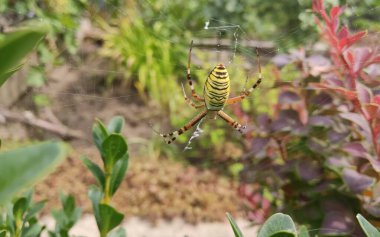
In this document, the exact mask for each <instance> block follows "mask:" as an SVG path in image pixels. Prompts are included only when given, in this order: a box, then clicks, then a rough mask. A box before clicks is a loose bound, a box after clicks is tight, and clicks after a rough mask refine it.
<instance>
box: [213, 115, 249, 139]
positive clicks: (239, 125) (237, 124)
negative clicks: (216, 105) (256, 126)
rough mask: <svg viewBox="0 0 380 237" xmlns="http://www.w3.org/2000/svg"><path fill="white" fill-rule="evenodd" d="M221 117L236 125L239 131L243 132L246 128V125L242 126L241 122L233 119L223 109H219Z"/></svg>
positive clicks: (233, 125)
mask: <svg viewBox="0 0 380 237" xmlns="http://www.w3.org/2000/svg"><path fill="white" fill-rule="evenodd" d="M218 115H219V117H221V118H222V119H223V120H224V121H226V122H227V123H228V124H229V125H231V126H232V127H234V128H235V129H236V130H237V131H239V132H240V133H241V134H243V129H245V128H246V126H242V125H241V124H240V123H238V122H236V121H235V120H233V119H232V118H231V117H230V116H229V115H228V114H226V113H224V112H223V111H222V110H219V111H218Z"/></svg>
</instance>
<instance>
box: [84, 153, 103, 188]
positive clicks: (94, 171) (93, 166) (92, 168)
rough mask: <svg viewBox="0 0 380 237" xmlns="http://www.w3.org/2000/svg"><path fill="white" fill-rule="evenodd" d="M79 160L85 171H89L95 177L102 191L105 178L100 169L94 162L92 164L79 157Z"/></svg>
mask: <svg viewBox="0 0 380 237" xmlns="http://www.w3.org/2000/svg"><path fill="white" fill-rule="evenodd" d="M81 160H82V161H83V163H84V165H85V166H86V167H87V169H89V170H90V171H91V173H92V174H93V175H94V176H95V178H96V180H97V181H98V183H99V185H100V186H101V187H102V189H104V182H105V177H104V173H103V171H102V169H101V168H100V167H99V166H98V165H97V164H95V163H94V162H92V161H91V160H89V159H87V158H86V157H84V156H82V157H81Z"/></svg>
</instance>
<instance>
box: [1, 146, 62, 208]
mask: <svg viewBox="0 0 380 237" xmlns="http://www.w3.org/2000/svg"><path fill="white" fill-rule="evenodd" d="M66 153H67V149H66V146H65V145H64V144H63V143H60V142H43V143H40V144H36V145H31V146H27V147H24V148H18V149H15V150H12V151H7V152H2V153H0V205H2V204H4V203H5V202H6V201H8V200H10V199H11V198H12V197H13V196H15V195H16V194H17V193H19V192H20V191H21V190H22V189H23V188H25V187H28V188H30V187H31V186H33V185H34V184H35V183H36V182H38V181H39V180H41V179H42V178H44V177H45V176H46V175H48V174H49V173H50V172H52V171H53V170H54V168H55V167H56V166H57V165H58V164H59V163H61V162H62V161H63V159H64V158H65V157H66Z"/></svg>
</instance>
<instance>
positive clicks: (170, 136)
mask: <svg viewBox="0 0 380 237" xmlns="http://www.w3.org/2000/svg"><path fill="white" fill-rule="evenodd" d="M206 114H207V109H206V110H204V111H202V112H201V113H199V114H198V115H197V116H195V117H194V118H193V119H192V120H190V122H188V123H187V124H186V125H185V126H183V127H182V128H180V129H178V130H177V131H174V132H171V133H168V134H162V133H160V136H161V137H163V138H164V139H165V141H166V143H167V144H170V143H172V142H173V141H174V140H175V139H177V137H178V136H179V135H181V134H182V133H184V132H186V131H187V130H189V129H190V128H192V127H193V126H194V125H196V124H197V123H198V122H199V121H201V119H202V118H204V117H205V116H206Z"/></svg>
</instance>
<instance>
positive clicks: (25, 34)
mask: <svg viewBox="0 0 380 237" xmlns="http://www.w3.org/2000/svg"><path fill="white" fill-rule="evenodd" d="M46 32H47V29H46V27H45V26H42V25H40V26H35V27H33V28H28V29H23V30H19V31H15V32H12V33H10V34H7V35H5V37H1V38H0V62H1V63H0V86H1V85H2V84H3V83H4V82H5V81H6V79H8V77H9V76H11V75H12V73H13V72H15V71H16V68H20V64H21V61H22V59H23V58H24V57H25V56H26V55H27V54H28V53H29V52H31V51H32V50H33V49H34V48H35V46H36V45H37V44H38V42H39V41H40V40H41V39H42V38H43V37H44V36H45V35H46Z"/></svg>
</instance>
